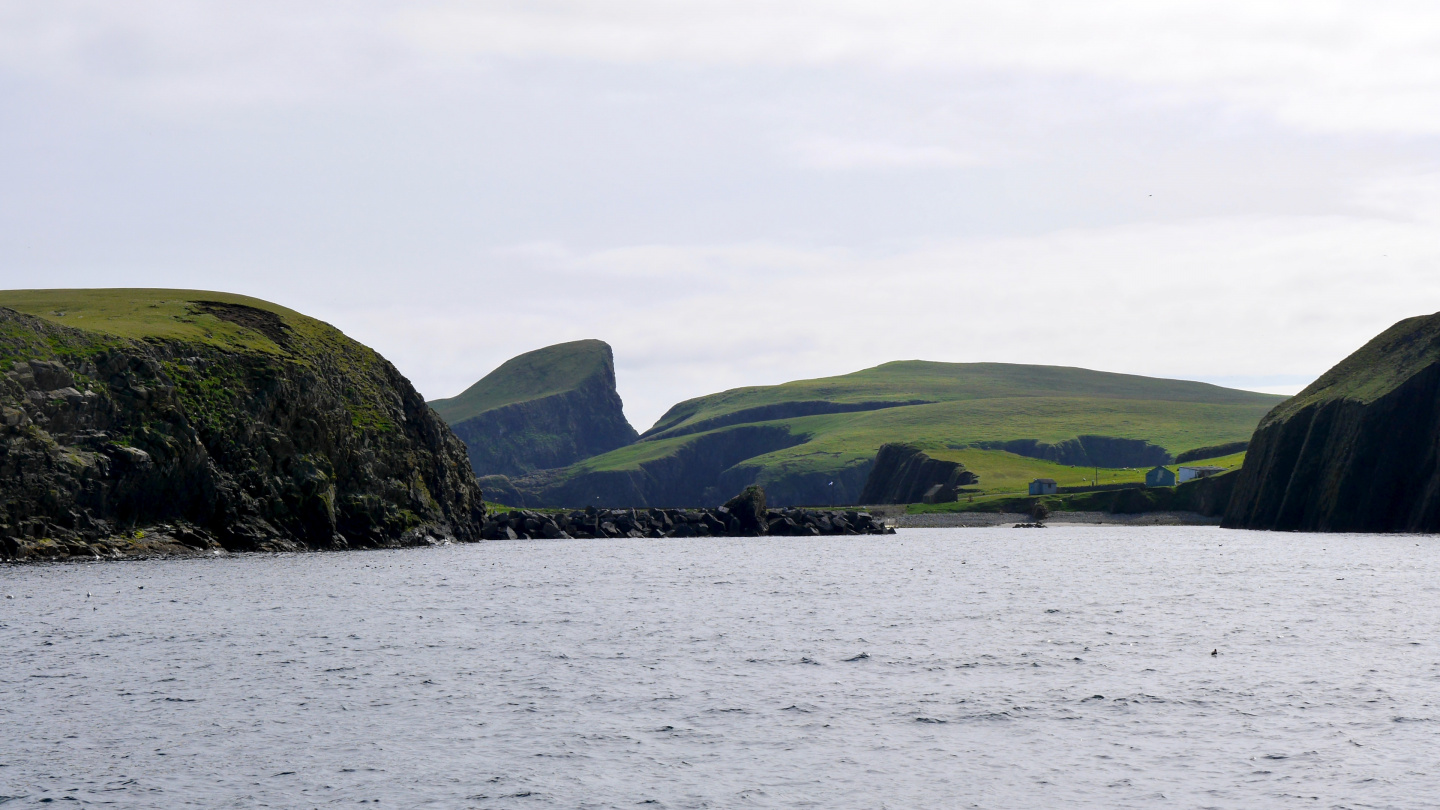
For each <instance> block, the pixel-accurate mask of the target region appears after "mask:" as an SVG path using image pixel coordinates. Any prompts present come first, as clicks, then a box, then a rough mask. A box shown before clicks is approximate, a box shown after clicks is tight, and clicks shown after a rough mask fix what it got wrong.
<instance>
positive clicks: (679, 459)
mask: <svg viewBox="0 0 1440 810" xmlns="http://www.w3.org/2000/svg"><path fill="white" fill-rule="evenodd" d="M803 441H804V437H803V436H798V435H793V434H791V433H790V431H789V430H787V429H786V428H785V427H779V426H772V425H741V426H738V427H734V428H729V429H726V430H721V431H716V432H714V433H702V434H699V435H697V436H693V437H686V438H685V441H684V442H683V444H682V445H681V446H680V447H678V448H676V449H675V450H674V451H673V452H670V453H666V454H664V455H661V456H659V457H658V458H655V459H652V460H649V461H643V462H641V463H640V464H639V465H638V469H626V470H584V469H580V470H576V469H560V470H540V471H537V472H535V473H532V474H531V475H528V476H523V477H520V478H516V479H513V484H514V486H515V488H516V489H517V490H519V492H520V493H522V495H523V496H524V499H525V504H521V505H531V506H537V505H544V506H560V507H583V506H596V505H601V506H611V507H694V506H719V505H720V504H722V503H724V502H725V499H726V498H727V497H729V496H730V495H731V494H733V493H734V491H735V489H734V487H733V486H732V485H731V484H729V483H722V480H726V479H724V474H725V473H726V472H727V471H728V470H730V468H731V467H733V466H735V465H736V464H738V463H739V462H741V461H744V460H745V459H748V458H752V457H754V456H758V455H762V454H764V453H769V452H773V451H775V450H780V449H783V448H786V447H794V446H795V445H797V444H800V443H802V442H803ZM752 483H754V481H753V480H751V481H744V482H743V483H742V484H741V486H742V488H743V486H748V485H749V484H752Z"/></svg>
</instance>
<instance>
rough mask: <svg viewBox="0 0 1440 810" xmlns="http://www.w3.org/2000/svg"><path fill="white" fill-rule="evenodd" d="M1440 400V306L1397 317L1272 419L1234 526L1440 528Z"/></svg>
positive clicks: (1263, 426) (1238, 499) (1253, 448)
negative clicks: (1439, 405) (1428, 312)
mask: <svg viewBox="0 0 1440 810" xmlns="http://www.w3.org/2000/svg"><path fill="white" fill-rule="evenodd" d="M1437 402H1440V313H1437V314H1435V315H1427V316H1423V317H1418V318H1409V319H1407V320H1403V321H1401V322H1399V323H1397V324H1395V325H1394V326H1392V327H1391V328H1390V329H1387V330H1386V331H1385V332H1384V333H1382V334H1380V335H1379V336H1377V337H1376V338H1375V339H1374V340H1371V341H1370V342H1369V343H1367V344H1365V346H1363V347H1362V348H1361V349H1360V350H1358V351H1356V352H1355V353H1354V354H1352V355H1350V356H1349V357H1347V358H1345V359H1344V360H1342V361H1341V362H1340V363H1339V364H1338V365H1336V366H1335V367H1334V368H1332V369H1331V370H1330V371H1328V372H1326V373H1325V374H1324V375H1323V376H1321V377H1320V379H1318V380H1316V381H1315V383H1314V384H1312V385H1311V386H1310V387H1308V388H1306V389H1305V390H1304V391H1301V392H1300V393H1299V394H1297V395H1296V396H1295V397H1293V398H1291V399H1290V400H1288V401H1286V402H1285V403H1284V404H1283V405H1281V406H1280V407H1278V408H1276V409H1275V410H1274V411H1272V412H1271V413H1270V414H1269V415H1268V416H1266V417H1265V419H1264V421H1262V422H1261V423H1260V426H1259V428H1257V429H1256V431H1255V436H1254V438H1252V439H1251V441H1250V449H1249V452H1248V454H1247V456H1246V460H1245V466H1244V468H1243V469H1242V470H1241V471H1240V473H1239V475H1238V476H1237V479H1238V480H1237V481H1236V482H1235V491H1234V494H1233V497H1232V499H1231V501H1230V505H1229V508H1228V510H1227V511H1226V514H1225V525H1227V526H1233V527H1238V528H1253V529H1284V530H1299V531H1386V532H1388V531H1407V532H1435V531H1440V409H1437V407H1436V403H1437Z"/></svg>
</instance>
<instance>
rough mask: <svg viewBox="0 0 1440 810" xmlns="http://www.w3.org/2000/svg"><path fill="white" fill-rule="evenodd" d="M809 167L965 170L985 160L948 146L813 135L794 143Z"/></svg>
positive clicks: (799, 154) (800, 160) (802, 164)
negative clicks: (913, 144) (911, 144)
mask: <svg viewBox="0 0 1440 810" xmlns="http://www.w3.org/2000/svg"><path fill="white" fill-rule="evenodd" d="M795 151H796V153H797V156H798V158H799V163H800V165H801V166H804V167H805V168H807V169H840V170H845V169H963V168H967V167H971V166H979V165H981V164H983V163H984V162H985V161H983V160H982V159H980V158H979V157H978V156H975V155H970V154H965V153H963V152H960V151H958V150H956V149H951V148H949V147H946V146H910V145H902V144H894V143H878V142H873V141H851V140H843V139H840V138H830V137H812V138H806V139H803V140H801V141H800V142H798V143H797V144H796V145H795Z"/></svg>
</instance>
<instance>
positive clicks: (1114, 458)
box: [971, 435, 1171, 468]
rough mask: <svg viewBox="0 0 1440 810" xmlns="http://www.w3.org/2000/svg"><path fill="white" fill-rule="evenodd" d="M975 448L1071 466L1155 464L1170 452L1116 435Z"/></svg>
mask: <svg viewBox="0 0 1440 810" xmlns="http://www.w3.org/2000/svg"><path fill="white" fill-rule="evenodd" d="M971 446H972V447H978V448H981V449H984V450H1003V451H1005V452H1007V453H1014V454H1015V455H1017V456H1026V457H1027V458H1038V459H1041V460H1043V461H1053V462H1055V463H1056V464H1064V465H1066V466H1068V467H1110V468H1119V467H1153V466H1155V465H1157V464H1169V463H1170V461H1171V457H1170V452H1169V451H1168V450H1166V449H1165V448H1163V447H1160V446H1159V445H1154V444H1151V443H1150V442H1147V441H1145V440H1144V439H1120V438H1116V437H1114V436H1091V435H1086V436H1077V437H1075V438H1073V439H1066V440H1064V441H1059V442H1054V443H1050V442H1042V441H1037V440H1035V439H1012V440H1010V441H1005V442H975V443H973V444H972V445H971Z"/></svg>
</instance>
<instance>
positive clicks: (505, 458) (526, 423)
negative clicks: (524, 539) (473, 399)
mask: <svg viewBox="0 0 1440 810" xmlns="http://www.w3.org/2000/svg"><path fill="white" fill-rule="evenodd" d="M452 428H453V429H454V431H455V435H456V436H458V437H460V440H461V441H463V442H464V443H465V446H466V448H468V450H469V453H470V464H471V466H473V467H474V468H475V471H476V473H477V474H479V475H496V474H498V475H520V474H523V473H527V472H530V471H532V470H543V469H550V468H553V467H564V466H565V465H567V464H572V463H574V462H576V461H579V460H580V459H583V458H589V457H590V456H597V455H600V454H601V453H607V452H609V451H611V450H614V449H615V448H617V447H623V446H625V445H627V444H630V443H632V442H634V441H635V440H636V439H637V438H638V434H636V432H635V428H633V427H631V426H630V423H629V422H628V421H626V419H625V413H624V411H623V410H622V404H621V402H620V395H619V394H618V393H616V391H615V373H614V371H613V370H610V371H609V373H608V374H597V375H595V376H592V377H590V378H588V379H586V380H585V381H583V382H581V383H580V384H579V385H577V386H576V387H575V388H573V389H571V390H569V391H565V392H563V393H559V394H552V395H550V396H548V397H543V398H541V399H533V400H528V401H525V402H516V403H513V404H510V405H504V406H501V407H499V408H495V409H493V410H489V411H486V412H484V413H482V414H480V415H479V416H476V417H473V418H470V419H466V420H465V421H463V422H460V423H458V424H455V425H452Z"/></svg>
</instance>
